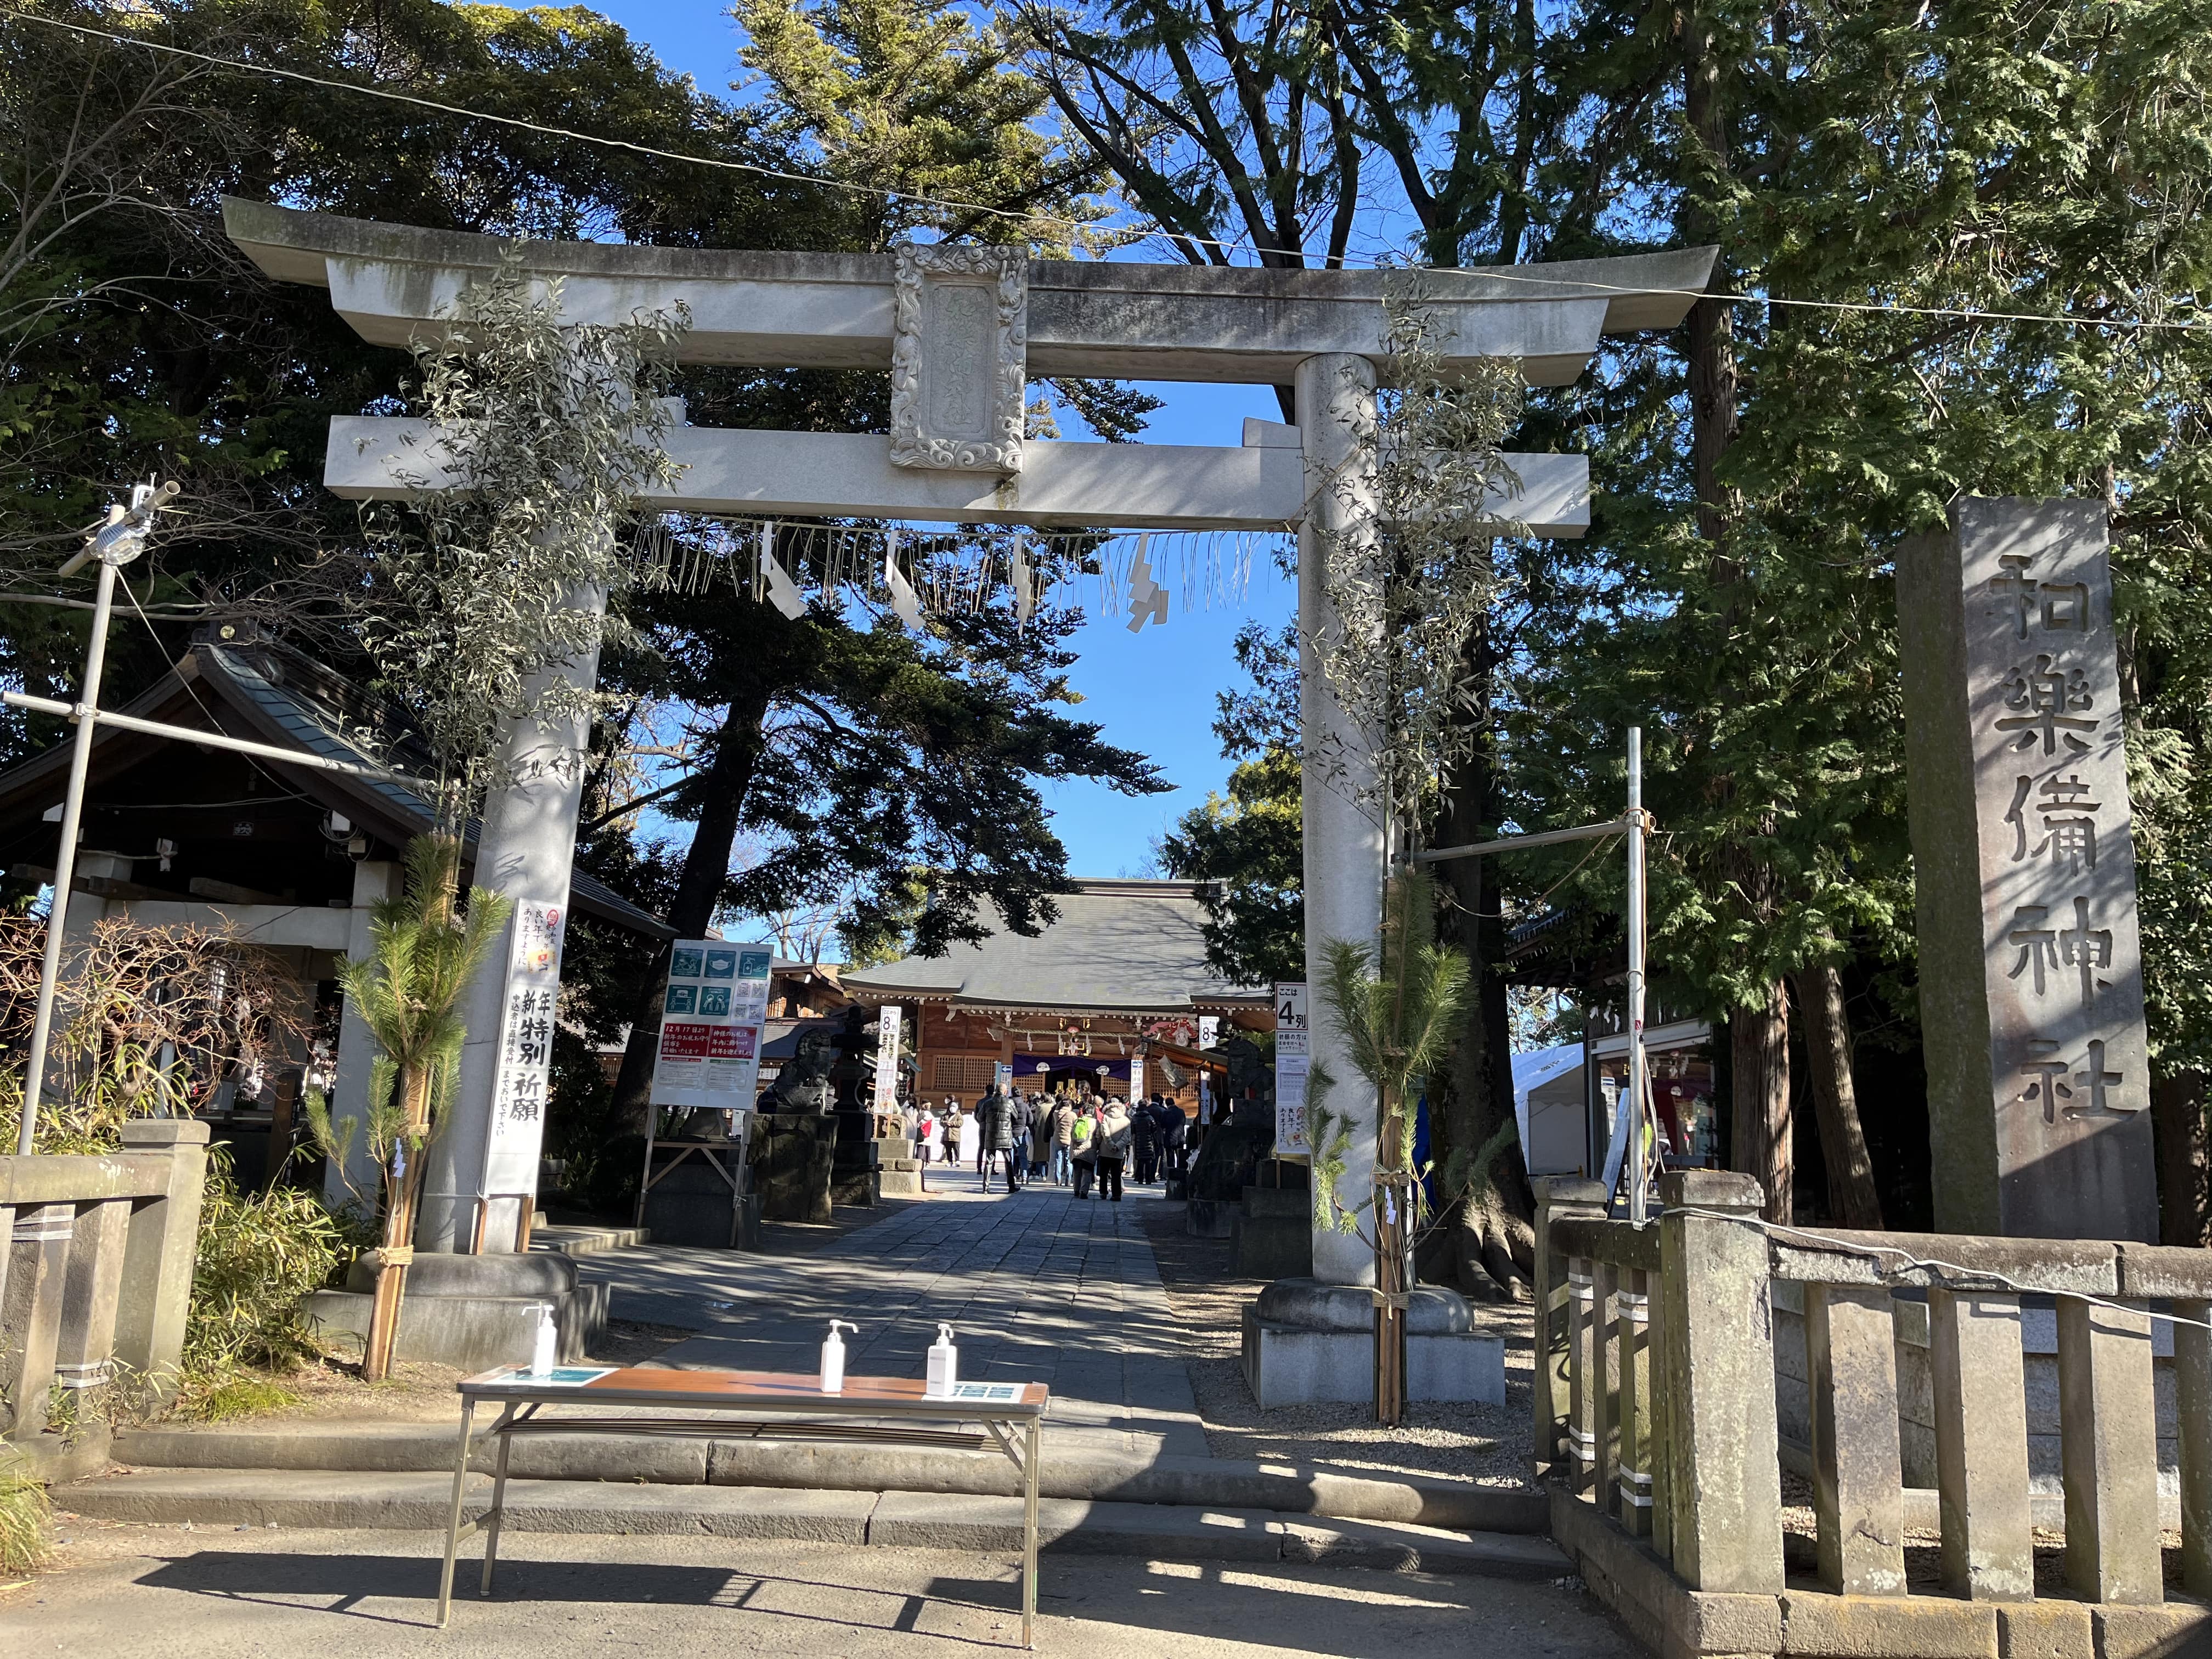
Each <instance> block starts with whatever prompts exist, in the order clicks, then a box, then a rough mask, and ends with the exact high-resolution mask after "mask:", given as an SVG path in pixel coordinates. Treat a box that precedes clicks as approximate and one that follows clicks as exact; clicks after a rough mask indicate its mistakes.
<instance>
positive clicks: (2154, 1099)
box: [2150, 1072, 2206, 1246]
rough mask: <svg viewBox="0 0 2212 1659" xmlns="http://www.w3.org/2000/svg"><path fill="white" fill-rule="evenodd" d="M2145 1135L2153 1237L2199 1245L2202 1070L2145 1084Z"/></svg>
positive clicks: (2202, 1168)
mask: <svg viewBox="0 0 2212 1659" xmlns="http://www.w3.org/2000/svg"><path fill="white" fill-rule="evenodd" d="M2150 1118H2151V1134H2152V1138H2153V1140H2154V1143H2155V1145H2156V1146H2157V1150H2158V1239H2159V1243H2161V1244H2187V1245H2191V1246H2197V1245H2202V1244H2203V1243H2205V1237H2204V1234H2205V1226H2204V1221H2205V1215H2204V1211H2205V1198H2206V1194H2205V1133H2204V1074H2203V1073H2201V1072H2183V1073H2179V1075H2177V1076H2174V1077H2159V1078H2154V1079H2152V1080H2151V1085H2150Z"/></svg>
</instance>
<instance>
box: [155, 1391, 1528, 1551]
mask: <svg viewBox="0 0 2212 1659" xmlns="http://www.w3.org/2000/svg"><path fill="white" fill-rule="evenodd" d="M483 1420H484V1419H483V1418H481V1417H479V1419H478V1421H479V1422H483ZM457 1427H458V1418H456V1419H455V1420H454V1421H452V1422H446V1423H436V1422H428V1423H422V1422H418V1423H393V1422H349V1421H343V1420H323V1419H308V1420H305V1421H289V1422H288V1421H283V1420H278V1421H276V1422H272V1423H267V1424H253V1423H247V1424H235V1425H216V1426H213V1427H209V1428H184V1427H161V1428H153V1429H134V1430H121V1431H117V1433H116V1435H115V1438H114V1451H113V1455H114V1458H115V1461H116V1462H118V1463H120V1464H123V1465H125V1467H128V1468H139V1469H149V1470H150V1469H161V1470H185V1469H191V1470H204V1471H218V1470H220V1471H239V1472H249V1471H256V1470H282V1471H289V1472H296V1473H301V1474H308V1473H313V1474H330V1475H331V1476H333V1477H344V1476H347V1475H349V1474H414V1473H422V1474H428V1473H431V1472H434V1471H438V1470H451V1469H452V1468H453V1436H454V1431H455V1430H456V1428H457ZM489 1455H490V1454H489V1453H488V1452H487V1451H486V1450H484V1449H483V1448H482V1447H481V1446H480V1447H479V1448H478V1449H477V1452H476V1454H475V1456H474V1462H475V1463H476V1465H477V1467H478V1468H488V1467H489ZM511 1457H512V1462H511V1464H510V1468H511V1469H512V1471H513V1473H514V1474H517V1475H519V1476H527V1477H530V1478H532V1479H533V1480H569V1481H584V1482H599V1481H615V1480H619V1481H627V1482H629V1483H632V1484H637V1483H645V1484H647V1485H653V1486H716V1487H721V1486H728V1487H775V1488H779V1489H805V1490H811V1491H817V1492H939V1493H945V1494H952V1495H960V1496H968V1497H977V1498H994V1497H1011V1496H1012V1495H1013V1494H1014V1493H1015V1492H1018V1490H1019V1488H1018V1485H1017V1481H1016V1476H1015V1474H1014V1470H1013V1468H1012V1465H1011V1464H1009V1463H1008V1462H1006V1459H1005V1458H1004V1457H1002V1456H1000V1455H999V1453H998V1452H996V1451H995V1450H994V1451H984V1452H961V1451H946V1450H942V1449H933V1448H911V1447H902V1446H870V1445H817V1444H809V1443H805V1442H800V1441H779V1440H751V1439H735V1438H732V1439H708V1438H701V1437H680V1438H678V1437H671V1438H665V1439H664V1438H659V1437H649V1436H642V1435H619V1434H573V1435H570V1434H562V1435H535V1436H527V1437H522V1438H520V1439H518V1440H517V1441H516V1442H515V1443H514V1449H513V1453H512V1454H511ZM1040 1480H1041V1481H1042V1491H1043V1492H1045V1494H1046V1495H1047V1496H1048V1497H1051V1498H1059V1499H1066V1500H1070V1501H1092V1502H1110V1503H1117V1504H1169V1505H1200V1506H1218V1507H1219V1508H1222V1509H1235V1510H1267V1511H1269V1512H1271V1513H1274V1514H1278V1515H1285V1516H1293V1515H1296V1516H1324V1517H1328V1518H1332V1519H1340V1520H1356V1521H1376V1522H1394V1523H1406V1524H1413V1525H1419V1526H1428V1527H1441V1528H1449V1529H1452V1530H1477V1531H1483V1532H1502V1533H1524V1534H1541V1533H1543V1532H1545V1531H1547V1529H1548V1528H1549V1527H1550V1524H1551V1516H1550V1511H1549V1509H1548V1506H1547V1503H1546V1500H1545V1498H1544V1497H1543V1495H1542V1494H1541V1493H1539V1492H1525V1491H1516V1490H1514V1489H1512V1488H1509V1487H1499V1486H1474V1485H1471V1484H1470V1483H1468V1482H1466V1481H1459V1480H1438V1479H1435V1478H1424V1477H1419V1476H1405V1477H1399V1478H1395V1479H1392V1478H1384V1477H1379V1476H1364V1475H1357V1474H1340V1473H1338V1472H1336V1471H1334V1470H1330V1469H1327V1468H1316V1467H1313V1466H1300V1465H1294V1464H1287V1463H1274V1462H1269V1463H1257V1462H1247V1461H1241V1460H1237V1459H1233V1458H1215V1457H1180V1456H1173V1455H1143V1454H1136V1453H1130V1454H1125V1455H1115V1454H1109V1453H1103V1452H1100V1451H1098V1450H1097V1449H1088V1448H1085V1449H1073V1448H1071V1449H1062V1448H1060V1447H1058V1446H1055V1445H1054V1436H1053V1435H1052V1433H1051V1431H1047V1436H1046V1442H1045V1457H1044V1465H1043V1469H1042V1474H1041V1476H1040Z"/></svg>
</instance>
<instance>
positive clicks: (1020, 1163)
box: [1006, 1089, 1036, 1193]
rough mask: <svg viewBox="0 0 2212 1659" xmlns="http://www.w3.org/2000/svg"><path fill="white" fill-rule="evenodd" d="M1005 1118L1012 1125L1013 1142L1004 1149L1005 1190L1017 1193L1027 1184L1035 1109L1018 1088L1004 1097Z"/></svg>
mask: <svg viewBox="0 0 2212 1659" xmlns="http://www.w3.org/2000/svg"><path fill="white" fill-rule="evenodd" d="M1006 1119H1007V1121H1008V1122H1009V1123H1011V1124H1012V1126H1013V1128H1012V1133H1013V1142H1012V1145H1011V1146H1009V1147H1008V1148H1007V1150H1006V1190H1007V1191H1008V1192H1012V1193H1018V1192H1019V1191H1021V1189H1022V1188H1024V1187H1025V1186H1027V1185H1028V1184H1029V1177H1030V1129H1031V1128H1032V1127H1034V1126H1035V1125H1036V1108H1035V1107H1034V1106H1032V1105H1030V1103H1029V1101H1028V1100H1027V1099H1026V1098H1025V1097H1024V1096H1023V1094H1022V1091H1020V1090H1019V1089H1016V1090H1015V1091H1012V1094H1010V1095H1009V1096H1008V1097H1006Z"/></svg>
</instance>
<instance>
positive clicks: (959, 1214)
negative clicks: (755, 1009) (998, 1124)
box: [577, 1165, 1208, 1457]
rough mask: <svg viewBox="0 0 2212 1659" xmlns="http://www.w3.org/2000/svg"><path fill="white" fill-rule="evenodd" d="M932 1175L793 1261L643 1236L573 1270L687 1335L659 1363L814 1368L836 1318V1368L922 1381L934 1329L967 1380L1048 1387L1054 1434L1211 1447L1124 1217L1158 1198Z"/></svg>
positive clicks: (617, 1301)
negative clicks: (983, 1189)
mask: <svg viewBox="0 0 2212 1659" xmlns="http://www.w3.org/2000/svg"><path fill="white" fill-rule="evenodd" d="M929 1182H930V1188H931V1195H930V1197H929V1198H928V1199H927V1200H921V1201H916V1202H911V1203H905V1204H902V1206H901V1207H900V1208H899V1209H898V1211H897V1212H896V1213H894V1214H891V1215H889V1216H887V1217H885V1218H884V1219H882V1220H880V1221H876V1222H872V1223H871V1224H870V1225H867V1226H865V1227H861V1228H858V1229H856V1230H854V1231H852V1232H849V1233H848V1234H846V1235H845V1236H844V1237H842V1238H839V1239H838V1240H836V1242H835V1243H829V1244H827V1245H824V1246H823V1248H821V1249H817V1250H815V1251H812V1252H810V1253H808V1254H806V1255H790V1256H751V1255H732V1254H731V1253H730V1252H728V1251H725V1250H708V1249H678V1248H674V1247H667V1246H647V1247H645V1248H643V1249H631V1250H623V1251H618V1252H616V1253H615V1254H612V1255H605V1256H592V1257H586V1258H583V1259H581V1260H580V1261H579V1262H578V1264H577V1265H578V1267H579V1268H580V1270H581V1271H582V1273H584V1275H585V1276H586V1277H587V1278H589V1279H595V1280H599V1281H600V1282H603V1283H605V1284H608V1285H611V1286H612V1287H613V1290H614V1314H615V1316H616V1317H617V1318H620V1319H635V1320H643V1321H646V1322H650V1323H653V1324H660V1325H675V1326H684V1327H690V1328H696V1329H697V1330H698V1331H699V1333H700V1334H698V1335H697V1336H695V1337H691V1338H690V1339H688V1340H684V1341H683V1342H680V1343H678V1345H677V1346H675V1347H673V1348H671V1349H670V1350H669V1351H668V1352H665V1353H664V1354H663V1355H661V1356H660V1362H659V1363H661V1364H671V1365H698V1366H730V1367H734V1368H737V1369H741V1370H786V1371H811V1370H814V1369H815V1367H816V1366H817V1364H819V1362H820V1357H821V1347H822V1339H823V1335H824V1334H825V1333H826V1332H827V1331H828V1329H829V1321H830V1320H831V1319H832V1318H838V1319H846V1320H850V1321H851V1322H853V1323H854V1324H855V1325H857V1326H859V1327H860V1330H859V1333H858V1334H855V1335H848V1336H847V1338H846V1361H845V1368H846V1370H847V1371H848V1373H849V1374H851V1375H854V1376H921V1374H922V1371H923V1369H924V1366H925V1364H926V1358H925V1355H926V1351H927V1348H928V1346H929V1345H930V1344H931V1342H933V1340H936V1335H937V1327H938V1323H939V1321H943V1322H947V1323H949V1324H951V1327H952V1328H953V1332H954V1340H956V1341H957V1343H958V1345H959V1348H960V1374H961V1376H963V1378H966V1379H969V1380H971V1381H983V1380H1005V1381H1021V1382H1035V1383H1045V1384H1047V1385H1048V1386H1049V1387H1050V1388H1051V1389H1052V1391H1053V1395H1054V1401H1055V1403H1054V1407H1053V1419H1054V1425H1055V1427H1056V1428H1060V1429H1063V1430H1073V1429H1078V1428H1080V1429H1085V1430H1090V1431H1097V1432H1100V1433H1102V1434H1110V1435H1113V1436H1117V1437H1121V1439H1120V1446H1121V1447H1125V1448H1126V1449H1129V1450H1133V1451H1149V1452H1153V1453H1165V1454H1169V1455H1179V1456H1187V1457H1204V1456H1206V1455H1208V1454H1207V1449H1206V1436H1205V1432H1204V1431H1203V1430H1202V1429H1201V1428H1200V1425H1199V1419H1198V1409H1197V1405H1196V1402H1195V1401H1194V1400H1193V1398H1192V1396H1191V1391H1190V1379H1189V1377H1188V1374H1187V1373H1186V1372H1185V1371H1184V1369H1183V1363H1182V1346H1181V1344H1180V1342H1179V1341H1178V1340H1177V1338H1176V1331H1175V1326H1174V1321H1173V1316H1172V1315H1171V1314H1170V1310H1169V1306H1168V1299H1167V1293H1166V1291H1164V1290H1163V1289H1162V1287H1161V1285H1160V1275H1159V1269H1158V1267H1157V1266H1156V1265H1155V1264H1154V1262H1153V1260H1152V1245H1151V1243H1149V1242H1148V1241H1147V1240H1146V1237H1145V1231H1144V1227H1143V1225H1142V1224H1141V1223H1140V1222H1139V1220H1138V1218H1137V1206H1139V1205H1140V1204H1157V1203H1160V1202H1163V1201H1164V1200H1162V1199H1161V1198H1160V1197H1159V1196H1158V1189H1157V1188H1152V1189H1146V1188H1134V1187H1133V1188H1129V1189H1128V1194H1127V1197H1126V1198H1125V1199H1124V1200H1122V1201H1121V1202H1120V1203H1118V1204H1117V1203H1112V1202H1109V1201H1108V1200H1103V1199H1097V1198H1091V1199H1083V1200H1078V1199H1075V1198H1073V1197H1071V1196H1070V1195H1069V1189H1068V1188H1065V1187H1052V1186H1048V1185H1044V1184H1042V1183H1032V1184H1031V1185H1030V1186H1029V1187H1027V1188H1024V1189H1023V1190H1022V1191H1021V1192H1019V1193H1017V1194H1012V1195H1011V1196H1008V1195H1006V1194H1004V1193H1003V1192H1001V1191H994V1192H993V1194H991V1195H989V1196H988V1197H985V1196H983V1195H982V1194H981V1193H980V1192H979V1191H978V1185H979V1183H978V1182H977V1179H976V1176H975V1173H974V1171H973V1170H967V1169H959V1170H956V1169H953V1168H951V1167H950V1166H946V1165H938V1166H934V1167H933V1168H932V1169H931V1170H930V1173H929ZM996 1185H997V1183H996V1182H994V1187H995V1186H996Z"/></svg>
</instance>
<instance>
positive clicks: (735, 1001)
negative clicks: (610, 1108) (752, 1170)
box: [653, 939, 775, 1112]
mask: <svg viewBox="0 0 2212 1659" xmlns="http://www.w3.org/2000/svg"><path fill="white" fill-rule="evenodd" d="M774 961H775V951H774V949H773V948H772V947H770V946H769V945H729V944H725V943H724V942H723V941H722V940H720V939H681V940H678V942H677V945H676V946H675V948H674V949H673V950H672V951H670V952H669V958H668V987H667V990H666V991H665V993H664V994H663V997H662V1000H661V1015H660V1049H659V1054H657V1055H656V1056H655V1058H654V1060H653V1104H654V1105H656V1106H711V1107H717V1108H720V1109H725V1110H734V1111H740V1112H749V1111H750V1110H752V1109H753V1097H754V1096H755V1095H756V1094H757V1092H758V1090H759V1084H760V1048H761V1029H762V1027H763V1025H765V1024H767V1022H768V987H769V966H770V964H771V963H774Z"/></svg>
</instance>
